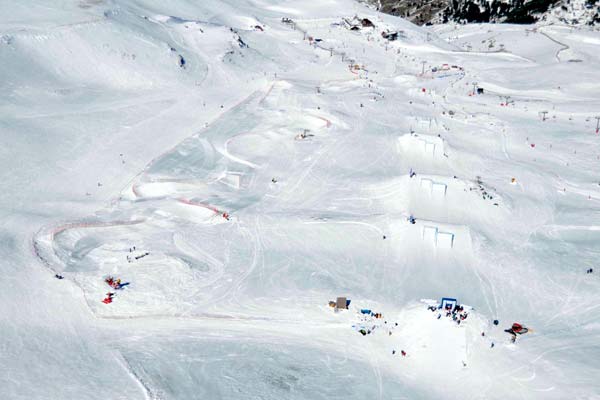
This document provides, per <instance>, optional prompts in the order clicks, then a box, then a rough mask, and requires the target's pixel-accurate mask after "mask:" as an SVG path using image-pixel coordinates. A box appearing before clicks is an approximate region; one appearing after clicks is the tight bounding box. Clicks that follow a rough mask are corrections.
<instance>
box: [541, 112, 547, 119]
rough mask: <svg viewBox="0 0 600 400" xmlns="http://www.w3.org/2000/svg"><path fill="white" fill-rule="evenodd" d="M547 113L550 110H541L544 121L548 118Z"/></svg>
mask: <svg viewBox="0 0 600 400" xmlns="http://www.w3.org/2000/svg"><path fill="white" fill-rule="evenodd" d="M546 114H548V111H540V115H541V116H542V121H545V120H546Z"/></svg>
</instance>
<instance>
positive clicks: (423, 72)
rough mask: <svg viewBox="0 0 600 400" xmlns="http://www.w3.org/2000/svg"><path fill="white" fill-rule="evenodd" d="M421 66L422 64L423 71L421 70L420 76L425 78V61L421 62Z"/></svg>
mask: <svg viewBox="0 0 600 400" xmlns="http://www.w3.org/2000/svg"><path fill="white" fill-rule="evenodd" d="M421 64H423V69H422V70H421V75H423V76H425V64H427V61H421Z"/></svg>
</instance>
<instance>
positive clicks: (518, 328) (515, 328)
mask: <svg viewBox="0 0 600 400" xmlns="http://www.w3.org/2000/svg"><path fill="white" fill-rule="evenodd" d="M504 332H506V333H510V334H511V335H512V338H511V342H513V343H514V342H515V341H516V340H517V335H523V334H525V333H527V332H529V328H526V327H524V326H523V325H521V324H519V323H517V322H515V323H513V324H512V326H511V327H510V328H509V329H505V330H504Z"/></svg>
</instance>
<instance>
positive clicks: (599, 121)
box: [596, 117, 600, 134]
mask: <svg viewBox="0 0 600 400" xmlns="http://www.w3.org/2000/svg"><path fill="white" fill-rule="evenodd" d="M599 133H600V117H596V134H599Z"/></svg>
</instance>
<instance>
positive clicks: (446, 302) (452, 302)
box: [438, 297, 458, 310]
mask: <svg viewBox="0 0 600 400" xmlns="http://www.w3.org/2000/svg"><path fill="white" fill-rule="evenodd" d="M457 304H458V300H456V299H453V298H451V297H442V301H441V302H440V306H439V307H438V308H442V309H444V310H445V309H446V308H447V307H451V308H454V306H456V305H457Z"/></svg>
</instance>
